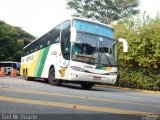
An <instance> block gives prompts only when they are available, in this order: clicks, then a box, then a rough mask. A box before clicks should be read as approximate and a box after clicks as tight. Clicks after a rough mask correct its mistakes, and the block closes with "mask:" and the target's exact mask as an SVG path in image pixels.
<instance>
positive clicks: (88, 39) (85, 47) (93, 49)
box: [71, 32, 117, 66]
mask: <svg viewBox="0 0 160 120" xmlns="http://www.w3.org/2000/svg"><path fill="white" fill-rule="evenodd" d="M71 58H72V60H74V61H79V62H84V63H88V64H99V65H105V66H117V60H116V59H117V58H116V42H115V40H113V39H109V38H106V37H102V36H97V35H94V34H88V33H82V32H77V36H76V42H75V43H74V44H73V46H72V57H71Z"/></svg>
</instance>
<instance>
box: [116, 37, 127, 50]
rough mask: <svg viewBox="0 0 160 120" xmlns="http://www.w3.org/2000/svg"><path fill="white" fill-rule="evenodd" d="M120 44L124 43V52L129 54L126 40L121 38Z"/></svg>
mask: <svg viewBox="0 0 160 120" xmlns="http://www.w3.org/2000/svg"><path fill="white" fill-rule="evenodd" d="M118 41H119V42H121V43H123V52H128V43H127V41H126V40H125V39H124V38H119V39H118Z"/></svg>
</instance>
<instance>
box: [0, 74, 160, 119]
mask: <svg viewBox="0 0 160 120" xmlns="http://www.w3.org/2000/svg"><path fill="white" fill-rule="evenodd" d="M0 119H3V120H10V119H11V120H16V119H17V120H18V119H20V120H26V119H27V120H28V119H30V120H56V119H58V120H61V119H62V120H81V119H82V120H112V119H113V120H160V94H152V93H145V92H139V91H132V90H122V89H115V88H110V87H109V88H107V87H106V88H102V87H96V86H95V87H93V88H92V89H91V90H83V89H82V88H81V87H80V86H79V85H76V84H66V83H65V84H62V86H58V87H57V86H51V85H49V84H48V83H45V82H44V81H43V80H40V79H39V80H34V81H25V80H24V79H23V78H22V77H16V78H13V77H0Z"/></svg>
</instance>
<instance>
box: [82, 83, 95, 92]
mask: <svg viewBox="0 0 160 120" xmlns="http://www.w3.org/2000/svg"><path fill="white" fill-rule="evenodd" d="M94 84H95V83H92V82H81V83H80V85H81V87H82V88H83V89H85V90H88V89H91V88H92V87H93V86H94Z"/></svg>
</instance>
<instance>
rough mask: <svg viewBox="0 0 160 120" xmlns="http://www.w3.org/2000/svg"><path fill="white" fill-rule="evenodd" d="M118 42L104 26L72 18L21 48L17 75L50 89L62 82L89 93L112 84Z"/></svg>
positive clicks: (125, 44) (115, 73) (125, 50)
mask: <svg viewBox="0 0 160 120" xmlns="http://www.w3.org/2000/svg"><path fill="white" fill-rule="evenodd" d="M117 42H122V43H123V46H124V52H127V51H128V46H127V42H126V40H125V39H122V38H120V39H119V40H115V39H114V35H113V29H112V28H111V27H110V26H108V25H105V24H103V23H98V22H94V21H91V20H88V19H82V18H77V17H72V18H69V19H66V20H64V21H63V22H61V23H60V24H59V25H57V26H56V27H54V28H53V29H52V30H50V31H49V32H47V33H46V34H44V35H43V36H42V37H40V38H38V39H36V40H34V41H33V42H31V43H30V44H28V45H27V46H25V47H24V49H23V57H22V58H21V69H20V74H21V75H22V76H24V77H25V79H26V80H31V79H34V78H37V77H38V78H43V79H45V80H48V82H49V83H50V84H51V85H56V86H57V85H60V84H61V83H62V82H64V81H69V82H76V83H79V84H80V85H81V86H82V88H84V89H90V88H92V87H93V86H94V84H95V83H108V84H115V82H116V79H117Z"/></svg>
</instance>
